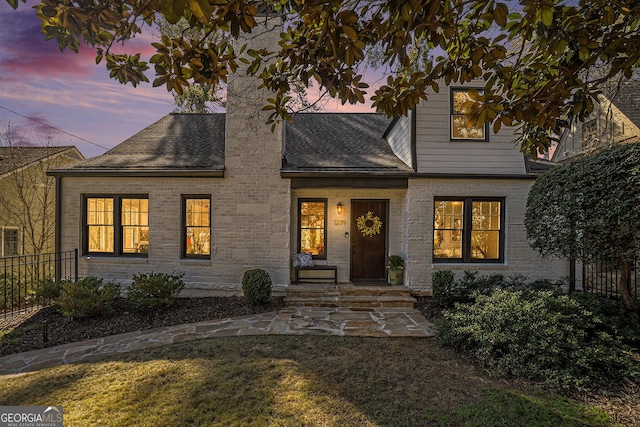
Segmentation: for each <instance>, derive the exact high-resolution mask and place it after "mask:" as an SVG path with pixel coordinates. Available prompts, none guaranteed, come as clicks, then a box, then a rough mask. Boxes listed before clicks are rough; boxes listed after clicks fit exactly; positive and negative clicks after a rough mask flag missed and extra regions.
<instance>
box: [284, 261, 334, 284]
mask: <svg viewBox="0 0 640 427" xmlns="http://www.w3.org/2000/svg"><path fill="white" fill-rule="evenodd" d="M294 270H295V280H294V283H295V284H296V285H297V284H298V282H299V280H300V271H333V284H334V285H338V267H337V266H335V265H314V266H311V267H294ZM303 279H308V280H327V278H326V277H317V276H316V277H303Z"/></svg>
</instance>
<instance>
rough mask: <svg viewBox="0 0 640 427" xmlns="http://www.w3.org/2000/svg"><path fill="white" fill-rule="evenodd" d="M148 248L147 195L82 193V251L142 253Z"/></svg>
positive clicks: (145, 252) (88, 252)
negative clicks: (93, 195) (83, 201)
mask: <svg viewBox="0 0 640 427" xmlns="http://www.w3.org/2000/svg"><path fill="white" fill-rule="evenodd" d="M148 251H149V200H148V198H147V196H108V197H107V196H96V197H85V236H84V253H87V254H91V253H94V254H110V255H129V254H132V255H135V254H137V255H146V254H147V253H148Z"/></svg>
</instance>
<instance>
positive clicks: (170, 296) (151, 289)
mask: <svg viewBox="0 0 640 427" xmlns="http://www.w3.org/2000/svg"><path fill="white" fill-rule="evenodd" d="M182 276H184V273H176V272H173V273H171V274H166V273H154V272H151V273H139V274H134V275H133V283H132V284H131V285H130V286H129V287H128V288H127V299H128V300H129V301H131V302H132V303H133V304H134V305H135V306H136V308H137V309H138V310H140V311H147V312H151V311H154V310H158V309H163V308H166V307H169V306H170V305H172V304H173V300H174V299H175V297H177V296H178V294H179V293H180V291H181V290H182V289H183V288H184V285H185V283H184V281H183V280H182Z"/></svg>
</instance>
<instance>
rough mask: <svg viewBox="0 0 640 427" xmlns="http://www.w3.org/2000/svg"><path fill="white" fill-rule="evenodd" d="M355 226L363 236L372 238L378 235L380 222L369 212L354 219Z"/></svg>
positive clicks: (380, 226) (380, 227)
mask: <svg viewBox="0 0 640 427" xmlns="http://www.w3.org/2000/svg"><path fill="white" fill-rule="evenodd" d="M356 226H357V227H358V231H360V232H361V233H362V235H363V236H368V237H373V236H375V235H376V234H380V230H381V229H382V221H381V220H380V218H379V217H377V216H375V215H374V214H373V212H371V211H369V212H367V213H366V215H362V216H360V217H358V218H357V219H356Z"/></svg>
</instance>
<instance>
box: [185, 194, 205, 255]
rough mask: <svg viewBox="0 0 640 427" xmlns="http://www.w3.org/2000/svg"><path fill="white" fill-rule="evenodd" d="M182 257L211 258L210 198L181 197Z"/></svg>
mask: <svg viewBox="0 0 640 427" xmlns="http://www.w3.org/2000/svg"><path fill="white" fill-rule="evenodd" d="M182 230H183V231H182V256H183V257H185V258H210V257H211V196H182Z"/></svg>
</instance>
